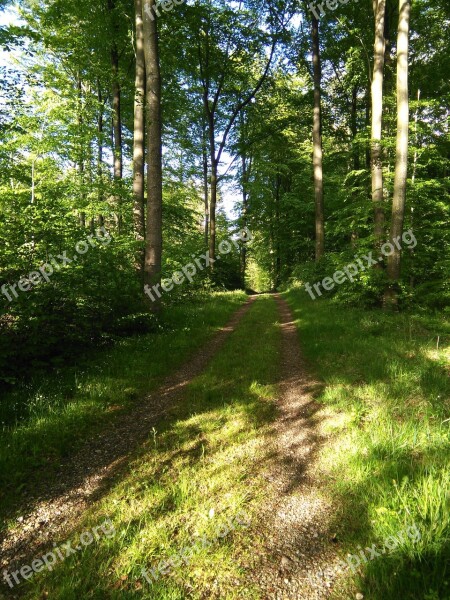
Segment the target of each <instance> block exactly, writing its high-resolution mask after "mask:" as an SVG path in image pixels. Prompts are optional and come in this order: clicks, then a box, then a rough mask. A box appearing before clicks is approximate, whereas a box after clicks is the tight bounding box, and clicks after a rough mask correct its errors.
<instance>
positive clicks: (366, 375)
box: [288, 291, 450, 600]
mask: <svg viewBox="0 0 450 600" xmlns="http://www.w3.org/2000/svg"><path fill="white" fill-rule="evenodd" d="M288 300H289V302H290V304H291V306H292V308H293V309H294V313H295V317H296V319H297V324H298V328H299V332H300V339H301V343H302V347H303V350H304V353H305V355H306V357H307V359H308V360H309V362H310V364H311V366H312V368H313V369H314V370H315V371H316V372H317V374H318V375H319V376H320V378H321V379H322V380H323V382H324V383H325V384H326V385H325V387H324V389H323V391H322V392H321V395H320V397H319V400H320V401H321V402H323V403H324V404H325V406H326V407H327V411H328V412H329V413H330V415H332V416H334V418H332V419H328V420H327V423H328V425H327V427H328V433H329V434H330V435H331V440H332V442H330V443H328V444H327V445H326V446H325V449H324V451H323V453H322V456H321V466H322V468H323V470H324V473H325V474H326V475H327V476H328V477H327V480H328V484H327V485H328V487H329V488H330V492H331V493H332V494H333V495H334V497H335V498H336V500H337V503H338V506H339V514H337V515H336V529H337V530H339V538H340V540H341V552H342V557H343V558H345V555H346V553H347V552H349V553H351V554H358V547H359V545H361V546H362V547H364V546H365V545H367V546H371V544H373V543H379V542H382V540H384V539H386V538H388V536H390V535H395V534H396V533H397V532H399V531H401V530H402V529H403V528H404V527H405V526H408V525H413V524H416V525H417V527H418V529H419V530H420V540H418V541H417V540H416V541H415V540H413V539H407V540H406V541H405V543H403V544H401V545H399V547H397V548H396V549H395V550H394V551H392V552H389V553H387V554H386V555H384V556H382V557H379V558H377V559H375V560H372V561H370V562H368V563H367V564H364V563H362V567H361V568H360V570H359V572H358V573H357V574H356V576H355V577H353V578H352V577H350V576H349V578H348V579H347V581H346V582H345V583H344V585H343V586H342V588H341V589H339V590H337V591H336V594H335V597H336V598H339V599H344V598H345V599H347V598H348V597H349V596H350V597H354V594H355V592H356V591H360V592H362V593H363V594H364V598H365V599H366V600H398V599H399V598H401V599H402V600H419V599H424V600H438V599H440V598H442V599H444V598H450V496H449V489H450V486H449V484H450V475H449V463H450V445H449V425H450V421H449V417H450V415H449V408H450V395H449V392H450V386H449V378H448V362H446V358H447V357H448V351H449V339H450V338H449V334H450V329H449V324H448V322H445V320H444V319H438V318H437V317H433V318H430V319H428V320H427V318H426V317H425V316H422V315H421V316H417V315H405V314H386V313H383V312H381V311H364V310H357V309H347V308H342V307H339V306H337V305H335V304H333V303H331V302H329V301H326V300H322V299H320V300H317V301H315V302H313V301H311V300H308V299H307V298H306V294H303V293H302V292H300V291H295V292H294V291H292V292H290V293H289V294H288ZM438 336H439V342H440V343H439V349H437V338H438ZM350 575H351V574H350Z"/></svg>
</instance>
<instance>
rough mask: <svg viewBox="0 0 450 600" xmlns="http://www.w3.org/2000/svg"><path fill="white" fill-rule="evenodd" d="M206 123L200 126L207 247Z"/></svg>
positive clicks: (206, 243) (206, 242) (206, 244)
mask: <svg viewBox="0 0 450 600" xmlns="http://www.w3.org/2000/svg"><path fill="white" fill-rule="evenodd" d="M207 137H208V134H207V128H206V124H205V123H204V124H203V127H202V158H203V200H204V206H205V223H204V227H205V246H206V248H207V247H208V236H209V186H208V140H207Z"/></svg>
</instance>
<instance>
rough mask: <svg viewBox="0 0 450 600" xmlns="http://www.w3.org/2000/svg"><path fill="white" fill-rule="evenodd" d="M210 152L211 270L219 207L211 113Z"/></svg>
mask: <svg viewBox="0 0 450 600" xmlns="http://www.w3.org/2000/svg"><path fill="white" fill-rule="evenodd" d="M208 118H209V124H208V125H209V127H208V132H209V150H210V161H211V180H210V195H211V197H210V202H209V257H210V259H212V260H211V263H210V265H211V268H212V269H213V268H214V263H213V260H214V257H215V254H216V205H217V159H216V130H215V123H214V115H213V114H212V113H209V115H208Z"/></svg>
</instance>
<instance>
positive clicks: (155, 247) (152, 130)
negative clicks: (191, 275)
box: [144, 0, 162, 311]
mask: <svg viewBox="0 0 450 600" xmlns="http://www.w3.org/2000/svg"><path fill="white" fill-rule="evenodd" d="M154 5H155V0H144V53H145V72H146V131H147V227H146V233H145V261H144V283H145V285H148V286H150V287H152V286H155V287H158V286H159V285H160V283H161V266H162V262H161V261H162V124H161V74H160V65H159V48H158V27H157V18H156V17H155V18H154V19H151V18H150V16H149V15H151V14H154V13H153V11H152V9H153V6H154ZM158 291H159V289H158ZM154 297H155V301H154V302H152V303H151V309H152V310H153V311H157V310H159V309H160V302H159V296H158V294H156V293H155V294H154Z"/></svg>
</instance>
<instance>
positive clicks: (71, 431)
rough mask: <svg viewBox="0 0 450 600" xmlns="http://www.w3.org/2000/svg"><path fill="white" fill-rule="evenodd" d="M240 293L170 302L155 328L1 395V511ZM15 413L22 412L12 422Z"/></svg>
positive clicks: (205, 332)
mask: <svg viewBox="0 0 450 600" xmlns="http://www.w3.org/2000/svg"><path fill="white" fill-rule="evenodd" d="M245 298H246V297H245V294H243V293H242V292H235V293H219V294H211V295H210V296H208V297H207V298H206V299H204V300H202V301H198V302H192V301H191V302H190V303H189V304H186V305H185V306H175V307H171V308H168V309H167V312H166V313H165V315H164V317H163V323H162V326H163V329H162V331H161V332H160V333H151V334H145V335H141V336H134V337H129V338H125V339H122V340H119V341H117V342H116V343H115V344H114V345H113V346H111V347H109V348H102V349H100V350H99V351H98V352H96V353H94V352H90V353H89V354H88V355H87V356H86V357H84V359H83V361H78V362H77V364H74V365H73V366H72V367H67V366H66V367H64V368H63V369H61V370H60V371H59V372H55V373H54V374H51V375H48V376H45V377H42V378H39V379H36V378H35V379H33V380H31V381H30V382H29V383H27V384H26V385H22V386H18V387H17V389H16V390H15V391H14V392H12V393H10V394H9V395H7V396H6V397H4V398H2V402H1V405H2V406H1V409H2V414H3V416H4V419H5V420H6V421H9V422H8V423H3V424H1V425H2V435H1V437H0V505H1V509H0V514H2V515H3V516H5V515H7V514H11V513H12V514H14V505H17V504H18V502H17V500H18V494H20V492H22V491H26V487H32V486H33V481H34V479H33V478H35V477H39V478H41V477H42V476H44V475H45V476H46V477H50V476H51V469H52V467H53V466H54V465H57V464H58V459H59V458H60V457H63V456H66V455H68V454H69V453H70V452H72V451H73V449H74V447H75V446H76V445H77V443H78V442H79V441H80V440H82V439H83V438H85V437H87V436H88V435H93V434H94V433H95V431H96V429H97V428H100V427H102V426H103V425H104V424H105V421H106V420H108V419H111V418H114V417H116V416H117V415H118V414H120V412H121V411H123V410H126V409H127V408H128V407H130V406H131V405H132V404H133V402H134V401H135V400H136V398H139V397H141V396H142V395H144V394H145V393H148V392H149V391H151V390H153V389H155V388H156V387H157V386H158V384H160V383H161V381H162V379H163V378H164V377H165V376H167V375H168V374H169V373H170V372H171V371H173V370H174V369H176V368H177V367H178V366H179V365H180V364H182V363H183V361H185V360H186V359H187V358H188V357H189V356H190V355H191V354H192V353H193V352H194V351H195V350H197V349H198V348H199V347H201V346H202V344H204V343H205V342H206V341H207V339H208V338H209V337H210V336H211V335H212V334H213V333H214V332H215V331H216V330H217V329H218V328H219V327H221V326H223V325H224V324H225V323H226V321H227V320H228V318H229V317H230V316H231V314H232V313H233V312H234V311H235V310H236V309H237V308H238V306H239V305H241V304H242V303H243V302H244V301H245ZM24 407H25V409H26V410H25V411H24ZM14 414H20V416H21V418H20V419H17V418H16V419H15V420H13V422H12V423H11V421H12V419H11V415H14ZM7 417H9V418H8V419H7Z"/></svg>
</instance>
